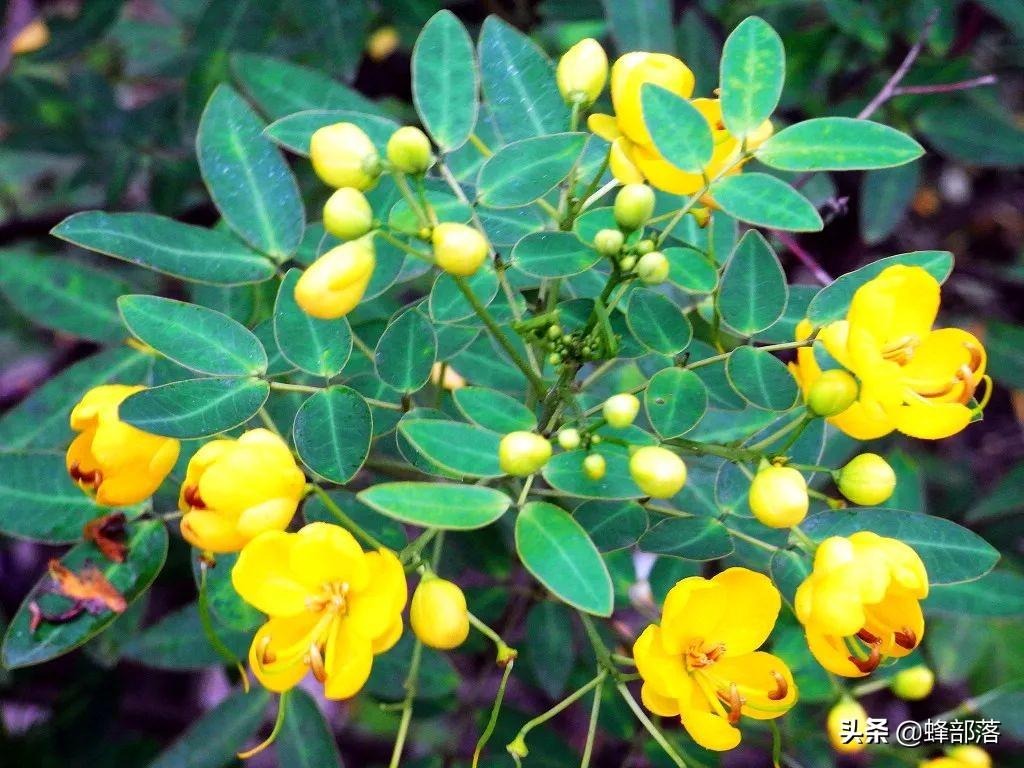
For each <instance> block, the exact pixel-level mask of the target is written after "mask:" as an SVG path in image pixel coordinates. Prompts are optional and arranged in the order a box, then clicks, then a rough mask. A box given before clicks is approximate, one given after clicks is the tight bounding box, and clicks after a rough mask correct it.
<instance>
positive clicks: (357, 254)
mask: <svg viewBox="0 0 1024 768" xmlns="http://www.w3.org/2000/svg"><path fill="white" fill-rule="evenodd" d="M376 263H377V258H376V256H375V254H374V248H373V239H372V238H371V237H370V236H366V237H361V238H359V239H358V240H350V241H348V242H347V243H342V244H341V245H339V246H337V247H335V248H332V249H331V250H329V251H328V252H327V253H325V254H324V255H323V256H321V257H320V258H319V259H317V260H316V261H315V262H313V264H312V265H311V266H310V267H309V268H308V269H307V270H306V271H305V272H303V273H302V277H300V278H299V281H298V282H297V283H296V284H295V301H296V302H298V304H299V306H300V307H302V309H303V310H304V311H305V312H306V313H307V314H309V315H312V316H313V317H319V318H321V319H324V320H331V319H334V318H337V317H343V316H345V315H347V314H348V313H349V312H351V311H352V310H353V309H355V308H356V306H357V305H358V304H359V302H360V300H361V299H362V298H363V294H364V293H365V292H366V286H367V285H368V284H369V282H370V278H371V277H373V268H374V266H375V265H376Z"/></svg>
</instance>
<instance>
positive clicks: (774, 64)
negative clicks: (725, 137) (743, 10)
mask: <svg viewBox="0 0 1024 768" xmlns="http://www.w3.org/2000/svg"><path fill="white" fill-rule="evenodd" d="M785 79H786V51H785V49H784V48H783V45H782V38H780V37H779V35H778V33H777V32H776V31H775V30H774V29H772V27H771V25H770V24H768V22H766V21H764V19H761V18H758V17H757V16H749V17H747V18H746V19H744V20H743V21H742V22H740V24H739V26H737V27H736V29H734V30H733V31H732V33H731V34H730V35H729V37H728V38H726V40H725V47H724V48H723V49H722V63H721V68H720V76H719V84H720V87H721V90H722V95H721V99H722V120H723V121H724V122H725V127H726V128H728V129H729V133H731V134H732V135H733V136H735V137H736V138H738V139H742V138H744V137H745V136H747V135H749V134H751V133H754V132H755V131H756V130H757V129H758V128H759V127H760V125H761V124H762V123H763V122H764V121H765V120H767V119H768V118H769V117H771V114H772V112H774V111H775V107H776V106H777V105H778V103H779V97H780V96H781V95H782V84H783V82H784V81H785Z"/></svg>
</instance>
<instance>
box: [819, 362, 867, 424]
mask: <svg viewBox="0 0 1024 768" xmlns="http://www.w3.org/2000/svg"><path fill="white" fill-rule="evenodd" d="M858 390H859V387H858V386H857V380H856V379H855V378H853V376H851V375H850V374H849V373H847V372H846V371H844V370H842V369H841V368H834V369H833V370H830V371H825V372H824V373H822V374H821V376H819V377H818V380H817V381H815V382H814V384H812V385H811V388H810V389H809V390H808V392H807V409H808V410H809V411H810V412H811V413H813V414H814V415H815V416H838V415H839V414H840V413H842V412H843V411H845V410H846V409H847V408H849V407H850V406H851V405H853V404H854V402H855V401H856V400H857V393H858Z"/></svg>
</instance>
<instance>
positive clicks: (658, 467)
mask: <svg viewBox="0 0 1024 768" xmlns="http://www.w3.org/2000/svg"><path fill="white" fill-rule="evenodd" d="M629 474H630V475H631V476H632V478H633V482H634V483H636V484H637V485H638V486H640V490H641V491H643V492H644V493H646V494H647V495H648V496H651V497H653V498H655V499H667V498H669V497H671V496H675V495H676V494H677V493H679V491H680V489H682V487H683V486H684V485H685V484H686V465H685V464H684V463H683V460H682V459H680V458H679V457H678V456H676V455H675V454H674V453H672V451H670V450H668V449H666V448H662V447H660V446H654V445H647V446H644V447H643V448H641V449H639V450H638V451H637V452H636V453H634V454H633V455H632V457H631V458H630V460H629Z"/></svg>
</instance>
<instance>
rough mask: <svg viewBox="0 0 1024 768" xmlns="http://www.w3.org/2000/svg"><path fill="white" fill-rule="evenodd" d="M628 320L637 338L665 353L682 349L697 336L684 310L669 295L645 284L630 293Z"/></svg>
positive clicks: (654, 350) (672, 352)
mask: <svg viewBox="0 0 1024 768" xmlns="http://www.w3.org/2000/svg"><path fill="white" fill-rule="evenodd" d="M626 324H627V325H628V326H629V330H630V332H631V333H632V334H633V336H635V337H636V340H637V341H639V342H640V343H641V344H643V345H644V346H645V347H647V349H649V350H651V351H652V352H657V353H658V354H661V355H674V354H676V353H678V352H682V351H683V350H684V349H686V348H687V347H688V346H689V344H690V340H691V339H692V338H693V328H691V327H690V321H689V320H687V319H686V315H684V314H683V311H682V310H681V309H680V308H679V307H678V306H677V305H676V304H675V303H674V302H673V301H672V300H671V299H669V298H667V297H666V296H663V295H662V294H660V293H655V292H654V291H649V290H645V289H643V288H639V289H637V290H635V291H633V293H632V294H631V295H630V297H629V309H628V310H627V311H626Z"/></svg>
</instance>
